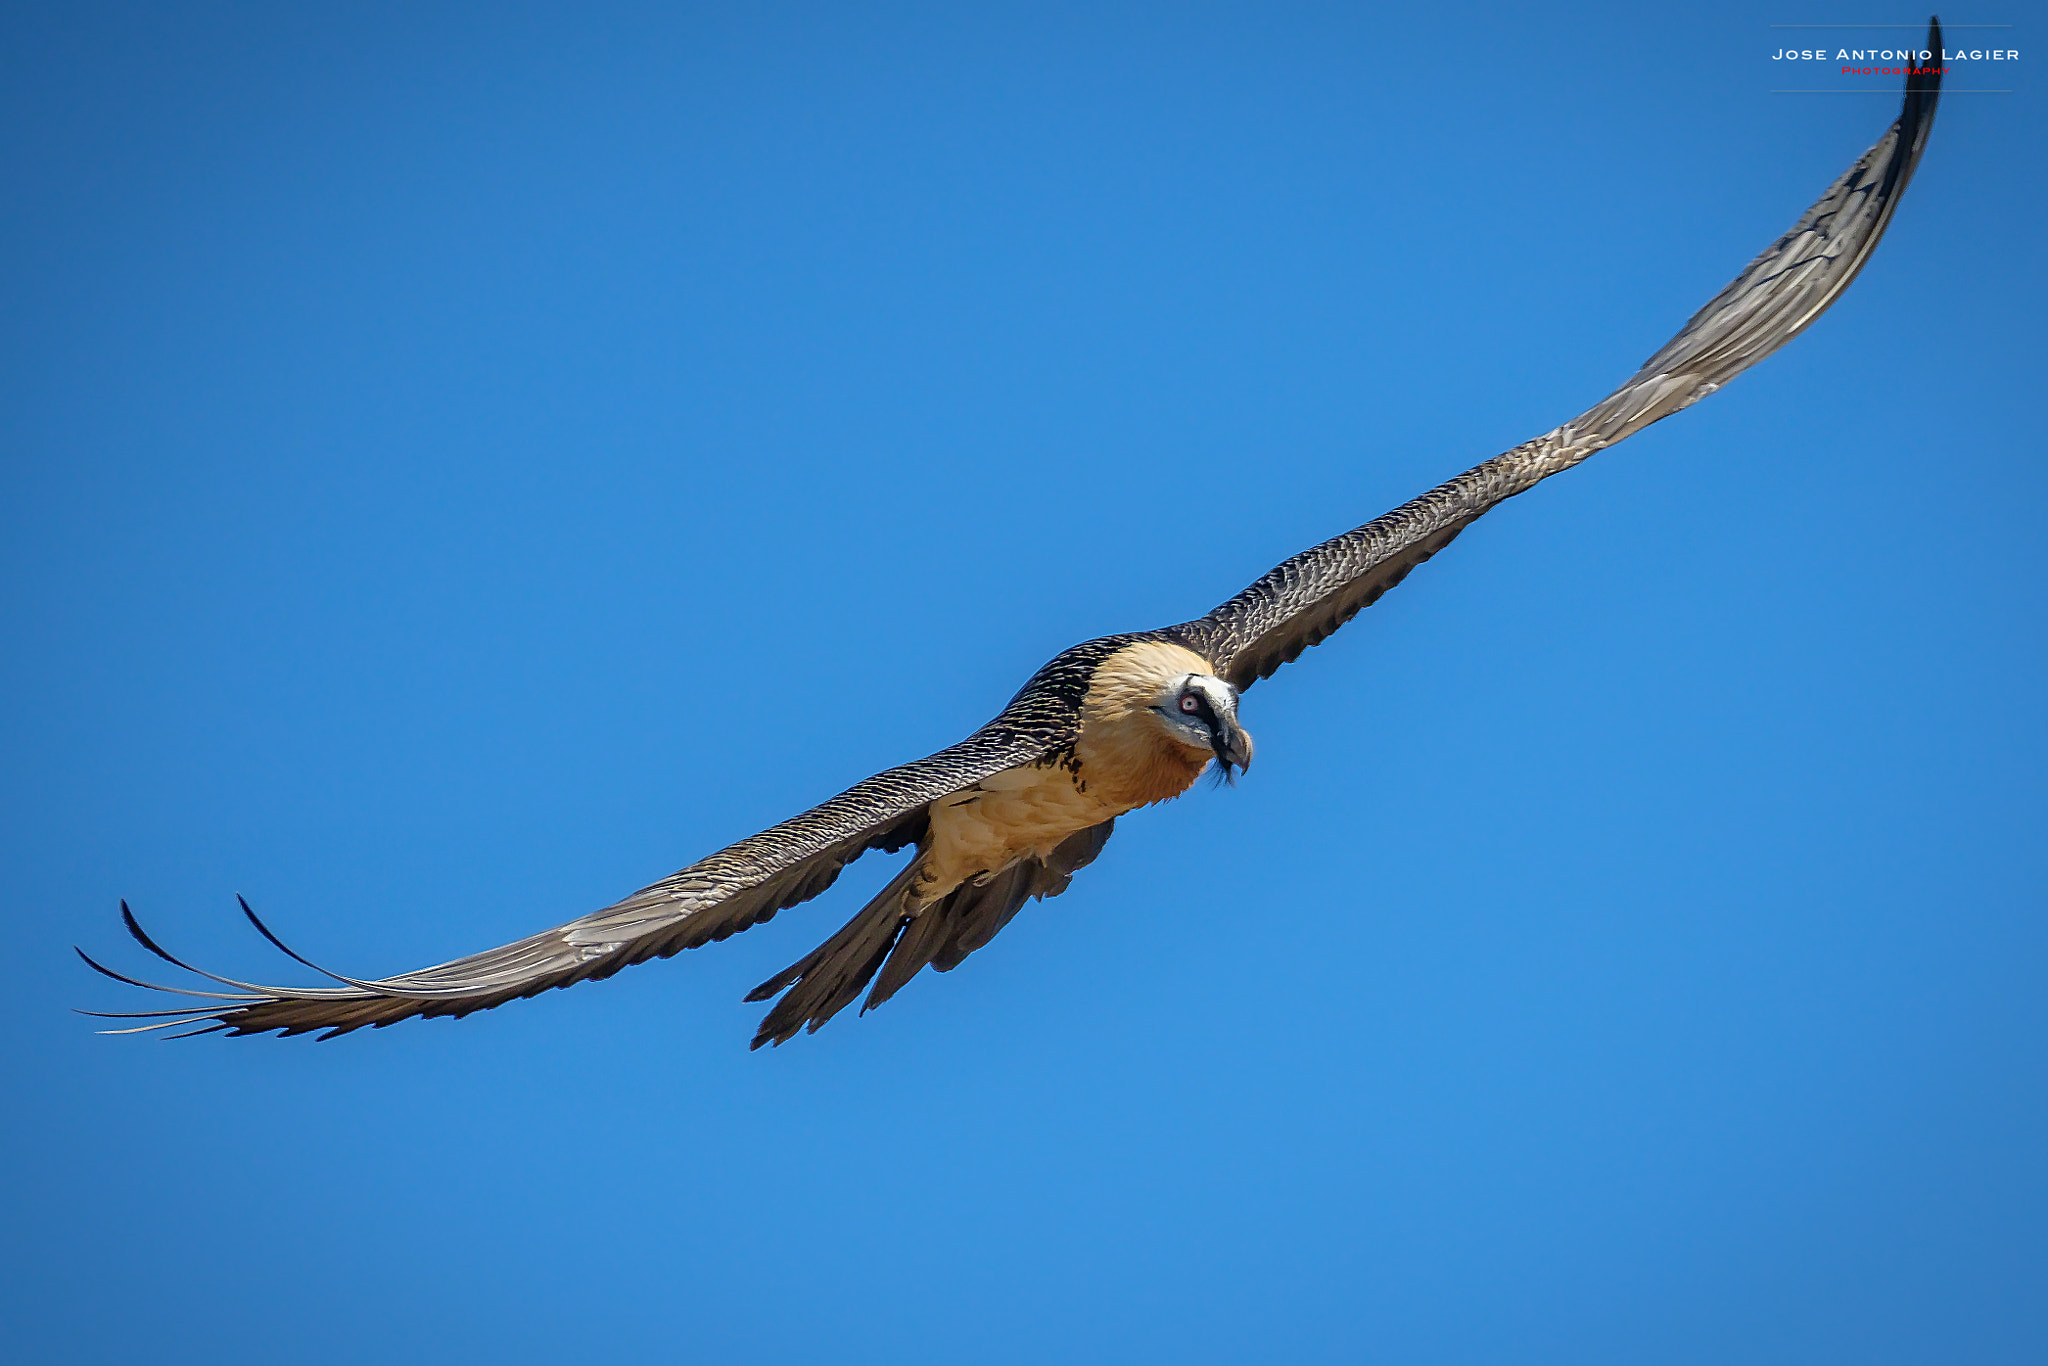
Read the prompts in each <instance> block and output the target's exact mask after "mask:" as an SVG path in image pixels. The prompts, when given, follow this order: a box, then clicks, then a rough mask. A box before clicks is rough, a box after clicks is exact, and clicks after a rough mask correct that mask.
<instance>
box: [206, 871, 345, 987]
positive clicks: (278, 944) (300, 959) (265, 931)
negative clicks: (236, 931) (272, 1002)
mask: <svg viewBox="0 0 2048 1366" xmlns="http://www.w3.org/2000/svg"><path fill="white" fill-rule="evenodd" d="M235 900H236V902H237V903H239V904H240V905H241V908H242V914H243V915H245V916H247V917H249V923H250V924H251V925H254V926H255V927H256V933H258V934H260V935H262V936H263V937H264V938H265V939H268V940H269V941H270V944H271V947H272V948H275V949H276V950H277V951H278V952H279V953H281V954H283V955H284V956H285V957H287V958H289V959H291V960H292V961H293V962H294V963H297V964H298V965H299V966H301V967H307V968H311V969H313V971H315V972H317V973H319V974H320V975H321V976H322V977H332V978H333V979H334V980H335V981H337V982H340V983H341V984H342V985H343V986H350V987H354V986H361V985H362V984H361V983H360V982H356V981H354V980H352V979H350V978H347V977H343V976H342V975H341V974H340V973H338V972H329V971H328V970H327V969H326V968H323V967H321V966H320V965H319V964H318V963H315V962H313V961H312V960H311V959H309V958H307V957H306V956H305V955H304V954H302V953H300V952H299V951H298V950H296V949H294V948H293V947H292V946H291V945H289V944H287V943H285V942H284V941H283V940H282V939H279V938H278V937H277V936H276V935H275V934H272V933H271V930H270V926H268V925H266V924H264V923H263V921H262V919H261V918H259V917H258V916H257V914H256V912H255V911H254V910H252V909H251V908H250V906H249V898H247V897H245V896H243V895H242V894H241V893H240V892H236V893H235Z"/></svg>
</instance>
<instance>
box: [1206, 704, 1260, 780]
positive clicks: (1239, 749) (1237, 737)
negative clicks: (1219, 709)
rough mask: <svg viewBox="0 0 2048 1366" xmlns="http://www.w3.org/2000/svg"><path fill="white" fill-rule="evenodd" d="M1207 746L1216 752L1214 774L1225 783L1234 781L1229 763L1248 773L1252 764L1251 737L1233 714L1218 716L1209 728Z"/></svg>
mask: <svg viewBox="0 0 2048 1366" xmlns="http://www.w3.org/2000/svg"><path fill="white" fill-rule="evenodd" d="M1209 748H1210V749H1212V750H1214V751H1215V752H1216V776H1217V777H1219V778H1221V779H1222V780H1223V781H1224V782H1226V783H1233V782H1235V781H1236V779H1235V778H1234V777H1232V776H1231V772H1230V769H1231V765H1233V764H1235V765H1236V766H1237V771H1238V772H1239V773H1248V772H1250V771H1251V766H1252V737H1251V735H1250V734H1249V733H1247V732H1246V730H1245V728H1244V727H1243V726H1240V725H1239V724H1237V718H1236V717H1235V716H1219V717H1217V718H1216V724H1215V725H1214V726H1213V727H1211V728H1210V730H1209Z"/></svg>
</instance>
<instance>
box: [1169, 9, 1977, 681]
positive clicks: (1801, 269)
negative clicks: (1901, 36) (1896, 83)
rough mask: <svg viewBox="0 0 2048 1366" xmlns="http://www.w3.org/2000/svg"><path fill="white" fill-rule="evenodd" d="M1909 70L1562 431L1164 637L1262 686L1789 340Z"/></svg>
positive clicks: (1832, 276)
mask: <svg viewBox="0 0 2048 1366" xmlns="http://www.w3.org/2000/svg"><path fill="white" fill-rule="evenodd" d="M1927 45H1928V48H1929V49H1930V50H1931V51H1932V52H1934V53H1937V54H1938V53H1940V51H1941V25H1940V23H1939V22H1934V23H1931V24H1930V25H1929V28H1928V35H1927ZM1911 70H1912V74H1911V75H1909V76H1908V77H1907V79H1906V98H1905V105H1904V107H1903V108H1902V109H1901V110H1900V112H1899V117H1898V119H1897V121H1896V122H1894V123H1893V124H1892V126H1891V128H1890V129H1889V130H1888V131H1887V132H1886V133H1885V135H1884V136H1883V137H1881V138H1879V139H1878V141H1877V145H1876V146H1874V147H1872V148H1871V149H1870V150H1869V151H1868V152H1865V153H1864V154H1863V156H1862V158H1861V159H1860V160H1858V161H1857V162H1856V164H1855V165H1853V166H1851V167H1850V168H1849V169H1848V171H1847V172H1846V173H1844V175H1843V176H1842V178H1841V179H1840V180H1837V181H1836V182H1835V183H1834V184H1833V185H1831V186H1829V187H1828V191H1827V193H1826V194H1824V195H1822V196H1821V197H1820V200H1819V202H1818V203H1816V204H1815V205H1814V206H1813V207H1812V208H1810V209H1808V210H1807V211H1806V213H1805V215H1804V216H1803V217H1801V218H1800V220H1799V221H1798V222H1797V223H1795V224H1793V226H1792V230H1791V231H1790V232H1788V233H1786V234H1785V235H1784V236H1783V237H1781V238H1779V239H1778V240H1777V241H1776V242H1774V243H1772V244H1771V246H1770V247H1769V249H1767V250H1766V251H1765V252H1764V253H1763V255H1761V256H1759V257H1757V258H1756V259H1755V260H1754V261H1752V262H1750V263H1749V268H1748V269H1747V270H1745V271H1743V272H1742V274H1741V275H1739V276H1737V277H1736V278H1735V280H1734V282H1733V283H1732V284H1730V285H1729V286H1728V287H1727V288H1726V289H1724V290H1722V291H1721V292H1720V293H1719V294H1717V295H1715V296H1714V298H1713V300H1712V301H1711V302H1709V303H1708V304H1707V306H1706V307H1705V308H1702V309H1701V310H1700V311H1699V312H1697V313H1695V314H1693V316H1692V320H1691V321H1690V322H1688V323H1686V325H1685V327H1684V329H1683V330H1682V331H1680V332H1679V334H1678V335H1677V336H1675V337H1673V338H1672V339H1671V340H1670V341H1669V342H1667V343H1665V345H1664V347H1663V349H1662V350H1660V351H1658V352H1657V354H1656V355H1654V356H1651V357H1650V359H1649V360H1647V361H1645V362H1643V367H1642V369H1640V370H1638V371H1637V372H1636V373H1635V375H1633V376H1632V377H1631V378H1630V379H1629V381H1628V382H1627V383H1626V384H1624V385H1622V386H1621V387H1620V388H1619V389H1616V390H1615V391H1614V392H1613V393H1612V394H1609V395H1608V396H1607V397H1606V398H1604V399H1602V400H1601V401H1600V402H1599V403H1597V404H1595V405H1594V406H1593V407H1592V408H1590V409H1588V410H1587V411H1585V412H1584V413H1581V414H1580V415H1579V416H1578V417H1575V418H1573V419H1572V420H1571V421H1570V422H1567V423H1565V424H1564V425H1563V426H1562V427H1559V428H1557V429H1555V430H1554V431H1550V432H1546V433H1544V434H1543V435H1542V436H1539V437H1537V438H1536V439H1535V440H1533V441H1528V442H1525V443H1523V444H1522V445H1520V446H1517V447H1515V448H1514V449H1513V450H1511V451H1509V452H1507V453H1506V454H1505V455H1498V456H1495V457H1494V458H1493V459H1491V460H1489V461H1487V462H1486V463H1485V464H1483V465H1479V466H1477V467H1475V468H1473V469H1470V470H1467V471H1466V472H1465V473H1463V474H1461V475H1459V476H1458V477H1457V478H1455V479H1453V480H1451V481H1449V482H1448V483H1445V484H1440V485H1438V486H1437V487H1436V488H1433V489H1431V490H1430V491H1429V492H1428V493H1425V494H1423V495H1422V496H1421V497H1420V498H1416V499H1414V500H1413V501H1411V502H1408V503H1405V504H1403V505H1402V506H1400V507H1398V508H1395V509H1394V510H1393V511H1392V512H1389V513H1387V514H1386V515H1385V516H1383V517H1379V518H1376V519H1375V520H1373V521H1371V522H1368V523H1366V524H1365V525H1364V526H1362V527H1359V528H1357V529H1356V530H1354V531H1348V532H1346V533H1344V534H1343V535H1342V536H1338V537H1336V538H1335V539H1334V540H1329V541H1325V542H1323V543H1322V544H1321V545H1319V546H1316V547H1315V548H1314V549H1312V550H1306V551H1303V552H1302V553H1301V554H1299V555H1296V556H1295V557H1294V558H1293V559H1291V560H1289V561H1287V562H1286V563H1285V564H1282V565H1280V566H1278V567H1277V568H1275V569H1273V570H1272V571H1271V572H1270V573H1268V574H1267V575H1266V576H1265V577H1264V578H1262V579H1260V580H1259V581H1258V582H1257V583H1255V584H1253V585H1252V586H1251V587H1249V588H1247V589H1245V590H1244V591H1243V592H1242V593H1239V594H1238V595H1237V596H1236V597H1234V598H1232V599H1231V600H1230V601H1228V602H1226V603H1224V604H1223V605H1222V606H1220V607H1218V608H1217V609H1216V610H1215V611H1213V612H1211V613H1209V614H1208V615H1207V616H1205V617H1202V618H1200V619H1199V620H1196V621H1191V622H1187V623H1185V624H1184V625H1181V626H1176V627H1172V628H1169V634H1171V635H1172V636H1174V637H1175V638H1176V639H1179V640H1181V641H1183V642H1185V643H1186V644H1187V645H1188V646H1189V647H1190V648H1192V649H1194V650H1195V651H1196V652H1197V653H1198V654H1201V655H1203V656H1205V657H1206V658H1207V659H1208V660H1209V661H1210V662H1211V664H1212V666H1213V667H1214V668H1215V670H1216V673H1217V675H1218V676H1219V677H1221V678H1223V679H1225V680H1227V681H1228V682H1230V683H1231V684H1233V685H1234V686H1236V687H1238V688H1248V687H1250V686H1251V685H1252V684H1253V683H1255V682H1257V681H1258V680H1259V679H1261V678H1270V677H1271V676H1272V675H1273V672H1274V670H1276V669H1278V668H1279V667H1280V666H1281V665H1282V664H1286V663H1290V662H1292V661H1293V660H1294V659H1295V658H1296V657H1298V656H1299V655H1300V654H1301V652H1302V651H1303V650H1306V649H1307V648H1308V647H1309V646H1311V645H1316V644H1319V643H1320V642H1322V641H1323V640H1324V639H1326V638H1327V637H1328V636H1330V635H1331V634H1332V633H1333V632H1335V631H1336V630H1337V628H1338V627H1340V626H1342V625H1343V624H1344V623H1345V622H1347V621H1349V620H1351V618H1352V617H1354V616H1356V615H1358V613H1359V612H1360V611H1361V610H1363V609H1364V608H1366V607H1368V606H1370V605H1371V604H1372V603H1374V602H1376V601H1377V600H1378V599H1379V597H1380V595H1381V594H1382V593H1385V592H1386V591H1387V590H1388V589H1390V588H1392V587H1393V586H1394V585H1396V584H1398V583H1400V582H1401V580H1402V579H1404V578H1406V577H1407V575H1408V573H1409V571H1410V570H1412V569H1414V568H1415V566H1416V565H1418V564H1421V563H1422V562H1423V561H1424V560H1427V559H1428V558H1429V557H1430V556H1432V555H1434V554H1436V552H1437V551H1439V550H1441V549H1443V548H1444V547H1445V546H1446V545H1449V544H1450V542H1451V540H1452V538H1454V537H1455V536H1457V534H1458V533H1459V532H1461V531H1463V530H1464V529H1465V528H1466V527H1468V526H1470V525H1471V524H1472V523H1473V522H1474V521H1475V520H1476V519H1478V518H1479V517H1480V516H1481V515H1483V514H1484V513H1485V512H1487V511H1488V510H1489V509H1491V508H1493V507H1496V506H1498V505H1499V504H1500V503H1502V502H1504V501H1506V500H1507V499H1509V498H1512V497H1514V496H1515V495H1516V494H1518V493H1523V492H1526V491H1527V490H1529V489H1531V488H1534V487H1535V486H1536V485H1537V484H1538V483H1539V482H1541V481H1542V480H1544V479H1548V478H1549V477H1550V476H1551V475H1553V474H1556V473H1558V472H1559V471H1561V470H1567V469H1570V468H1571V467H1572V466H1573V465H1576V464H1578V463H1579V462H1580V461H1581V460H1584V459H1585V458H1586V457H1587V456H1589V455H1591V454H1593V453H1594V452H1595V451H1598V450H1603V449H1605V448H1606V447H1608V446H1612V445H1613V444H1614V443H1615V442H1617V441H1620V440H1622V439H1623V438H1624V437H1627V436H1630V435H1632V434H1633V433H1635V432H1639V431H1641V430H1642V429H1643V428H1645V427H1647V426H1649V425H1650V424H1651V423H1652V422H1656V421H1658V420H1659V419H1661V418H1666V417H1669V416H1671V415H1672V414H1673V413H1676V412H1678V411H1680V410H1681V409H1684V408H1687V407H1689V406H1691V405H1692V404H1694V403H1696V402H1698V401H1699V400H1700V399H1702V398H1705V397H1706V396H1707V395H1708V394H1711V393H1713V392H1714V391H1715V390H1716V389H1718V388H1720V387H1721V386H1722V385H1724V384H1726V383H1727V382H1728V381H1729V380H1731V379H1733V378H1734V377H1735V376H1737V375H1739V374H1741V373H1742V372H1743V371H1744V370H1747V369H1748V368H1749V367H1750V366H1752V365H1755V364H1756V363H1757V362H1758V361H1760V360H1762V359H1763V358H1764V357H1765V356H1768V355H1770V354H1771V353H1772V352H1773V351H1776V350H1777V349H1778V348H1779V347H1781V346H1783V345H1784V344H1785V343H1786V342H1788V341H1790V340H1791V339H1792V338H1794V337H1796V336H1798V335H1799V333H1800V332H1801V331H1803V330H1805V328H1806V326H1807V324H1809V323H1811V322H1812V321H1813V320H1814V319H1815V318H1817V317H1819V316H1820V315H1821V313H1822V312H1823V311H1824V310H1825V309H1826V308H1827V307H1828V305H1830V304H1832V303H1833V302H1834V301H1835V300H1836V299H1837V298H1839V297H1840V296H1841V293H1842V291H1843V290H1845V289H1847V288H1848V287H1849V282H1850V281H1851V280H1853V279H1855V278H1856V273H1857V272H1858V271H1859V270H1861V269H1862V268H1863V263H1864V262H1865V261H1866V260H1868V259H1869V257H1870V253H1871V251H1872V249H1873V248H1875V247H1876V246H1877V242H1878V239H1879V238H1880V237H1882V236H1883V235H1884V230H1885V226H1886V224H1888V223H1890V222H1891V217H1892V212H1893V211H1894V210H1895V209H1897V208H1898V205H1899V198H1900V196H1901V195H1903V194H1904V193H1905V190H1906V183H1907V182H1908V181H1909V180H1911V179H1912V176H1913V168H1914V167H1915V166H1917V165H1918V164H1919V162H1920V153H1921V151H1922V150H1923V149H1924V148H1925V147H1926V145H1927V134H1928V131H1929V130H1930V129H1931V128H1932V127H1933V125H1934V107H1935V103H1936V101H1937V99H1938V98H1939V96H1940V93H1941V75H1940V69H1939V68H1926V69H1922V68H1917V67H1915V68H1911Z"/></svg>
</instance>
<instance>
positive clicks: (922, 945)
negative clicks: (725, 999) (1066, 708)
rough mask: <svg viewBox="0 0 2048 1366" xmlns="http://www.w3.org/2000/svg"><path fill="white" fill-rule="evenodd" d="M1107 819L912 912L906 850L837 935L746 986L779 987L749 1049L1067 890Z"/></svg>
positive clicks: (889, 989)
mask: <svg viewBox="0 0 2048 1366" xmlns="http://www.w3.org/2000/svg"><path fill="white" fill-rule="evenodd" d="M1114 824H1115V822H1114V821H1104V822H1103V823H1102V824H1100V825H1097V826H1093V827H1091V828H1089V829H1087V830H1082V831H1080V832H1078V833H1076V834H1073V835H1070V836H1068V837H1067V838H1066V839H1065V840H1064V841H1063V842H1061V843H1060V845H1059V846H1058V847H1057V848H1055V849H1054V850H1053V851H1052V853H1051V855H1049V856H1048V857H1047V858H1045V859H1042V860H1041V859H1035V858H1027V859H1023V860H1020V861H1019V862H1017V863H1014V864H1012V865H1011V866H1010V867H1008V868H1005V869H1004V870H1003V871H1002V872H1000V873H998V874H996V875H995V876H994V877H992V878H990V879H989V880H988V881H987V882H985V883H981V884H979V885H977V884H976V883H973V882H967V883H963V884H962V885H960V886H959V887H956V888H954V889H953V891H951V892H950V893H948V894H947V895H946V896H944V897H942V898H940V899H939V900H938V901H935V902H933V903H932V904H931V905H929V906H926V907H925V908H924V909H923V910H921V911H911V910H910V909H908V907H907V906H906V904H905V903H906V901H907V899H908V897H909V894H910V889H911V886H912V884H913V883H914V882H915V881H916V879H917V872H918V869H919V867H920V866H921V864H922V863H923V859H922V857H919V858H913V859H912V860H911V861H910V862H909V864H908V865H906V866H905V867H904V869H903V871H902V872H900V873H898V874H897V875H896V876H895V878H894V879H892V880H891V881H890V883H889V885H888V886H886V887H884V888H883V889H882V890H881V892H880V893H879V894H878V895H877V896H876V897H875V899H874V900H873V901H870V902H869V903H868V904H867V905H866V906H864V907H862V908H861V910H860V913H859V914H858V915H856V916H854V917H853V919H851V920H849V921H847V922H846V924H845V925H844V926H843V927H841V929H840V931H839V933H837V934H835V935H833V936H832V937H831V938H830V939H828V940H826V941H825V942H824V943H822V944H820V945H819V946H818V947H817V948H815V949H813V950H812V951H811V952H810V953H809V954H807V955H805V956H804V957H803V958H802V959H799V960H798V961H797V962H795V963H792V964H790V965H789V966H788V967H786V968H784V969H783V970H782V971H781V972H779V973H777V974H776V975H775V976H773V977H771V978H769V979H768V980H767V981H765V982H763V983H761V985H760V986H758V987H755V988H754V989H753V990H752V991H750V992H748V993H747V999H748V1000H749V1001H765V1000H767V999H768V998H769V997H771V996H774V995H776V994H777V993H779V992H787V994H786V995H784V996H783V997H782V999H781V1000H780V1001H777V1002H776V1003H775V1008H774V1009H772V1010H770V1011H769V1012H768V1014H767V1017H766V1018H765V1019H763V1020H762V1021H761V1027H760V1029H759V1030H757V1031H756V1032H755V1034H754V1042H753V1044H752V1047H755V1048H759V1047H760V1046H761V1045H762V1044H780V1043H784V1042H786V1041H788V1040H789V1039H792V1038H794V1037H795V1036H796V1034H797V1032H798V1031H799V1030H804V1029H808V1030H810V1031H811V1032H813V1033H815V1032H816V1031H817V1029H818V1027H819V1026H820V1025H822V1024H824V1023H825V1021H827V1020H829V1019H831V1018H832V1017H833V1016H834V1015H837V1014H838V1013H839V1012H840V1011H842V1010H844V1009H845V1008H846V1007H847V1006H849V1005H851V1004H852V1003H853V999H854V997H856V996H858V995H860V993H861V988H863V987H865V986H867V984H868V983H869V981H871V980H873V981H874V982H875V987H874V990H873V991H872V992H870V993H869V995H868V999H867V1002H866V1004H864V1005H863V1006H862V1007H861V1010H862V1012H863V1013H865V1012H867V1011H869V1010H873V1009H874V1008H875V1007H876V1006H878V1005H880V1004H881V1003H882V1002H884V1001H886V1000H888V999H889V998H890V997H891V996H894V995H895V994H896V993H897V992H898V991H900V990H901V989H902V988H903V985H904V984H905V983H906V982H908V981H909V980H910V979H911V978H913V977H915V976H917V974H918V973H919V972H920V971H921V970H923V968H924V967H925V965H926V964H930V965H931V966H932V967H934V968H936V969H938V970H939V971H940V972H950V971H952V970H953V969H954V968H956V967H959V966H960V964H961V962H962V961H963V960H964V959H966V957H967V955H968V954H970V953H973V952H974V951H975V950H976V949H978V948H981V947H982V946H983V945H985V944H987V943H988V942H989V940H991V939H993V938H995V937H996V934H997V933H998V932H999V931H1000V930H1001V929H1002V928H1003V926H1005V925H1007V924H1009V923H1010V921H1011V920H1012V919H1013V918H1014V917H1015V916H1016V914H1017V912H1018V911H1020V910H1022V909H1023V908H1024V903H1025V902H1027V901H1030V900H1032V899H1033V898H1034V897H1048V896H1058V895H1059V894H1060V893H1061V892H1064V891H1065V890H1067V886H1068V884H1069V883H1071V882H1072V881H1073V879H1074V874H1075V872H1076V871H1078V870H1079V869H1081V868H1084V867H1086V866H1087V865H1088V864H1090V863H1092V862H1094V860H1095V856H1096V855H1097V854H1099V853H1101V852H1102V846H1103V845H1104V844H1105V843H1106V842H1107V841H1108V839H1109V833H1110V829H1111V828H1112V826H1114ZM877 972H879V973H880V974H881V975H880V978H879V980H876V973H877Z"/></svg>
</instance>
